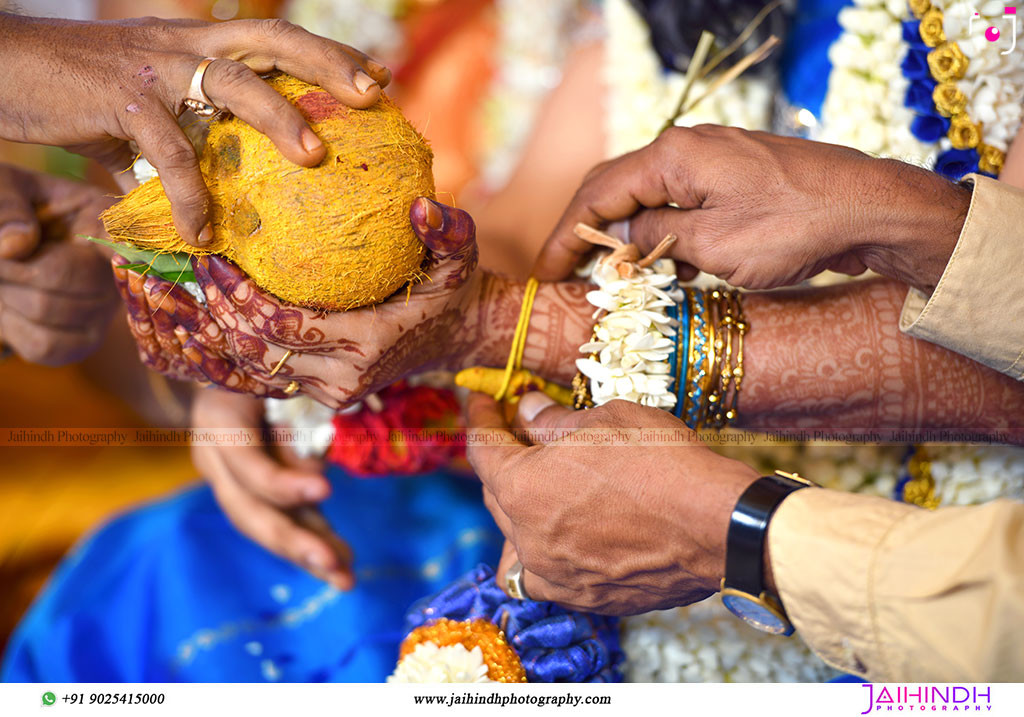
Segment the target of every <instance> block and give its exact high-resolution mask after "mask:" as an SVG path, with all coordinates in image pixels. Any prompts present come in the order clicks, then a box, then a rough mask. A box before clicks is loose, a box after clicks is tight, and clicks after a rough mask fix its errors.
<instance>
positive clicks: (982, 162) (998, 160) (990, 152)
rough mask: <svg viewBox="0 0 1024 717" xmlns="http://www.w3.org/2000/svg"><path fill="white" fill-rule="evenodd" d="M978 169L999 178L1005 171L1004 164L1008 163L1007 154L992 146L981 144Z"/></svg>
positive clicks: (979, 146)
mask: <svg viewBox="0 0 1024 717" xmlns="http://www.w3.org/2000/svg"><path fill="white" fill-rule="evenodd" d="M978 154H979V155H980V158H979V159H978V169H980V170H981V171H982V172H988V173H989V174H994V175H996V176H997V177H998V176H999V173H1000V172H1001V171H1003V162H1005V161H1006V153H1005V152H1003V151H1002V150H1000V149H997V148H996V147H993V146H992V145H990V144H979V145H978Z"/></svg>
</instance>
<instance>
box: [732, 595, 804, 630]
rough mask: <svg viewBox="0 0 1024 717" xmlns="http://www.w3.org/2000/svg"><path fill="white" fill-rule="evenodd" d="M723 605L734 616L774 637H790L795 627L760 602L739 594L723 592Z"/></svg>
mask: <svg viewBox="0 0 1024 717" xmlns="http://www.w3.org/2000/svg"><path fill="white" fill-rule="evenodd" d="M722 603H723V604H724V605H725V607H726V609H728V610H729V612H731V613H732V614H733V615H735V616H736V617H738V618H740V619H741V620H743V622H745V623H747V624H748V625H750V626H751V627H756V628H757V629H758V630H761V631H762V632H768V633H771V634H772V635H789V634H791V633H792V632H793V626H792V625H790V624H789V622H788V621H787V620H784V619H783V618H782V617H780V616H779V615H778V614H777V613H776V612H775V611H774V610H773V609H771V608H770V607H768V606H767V605H763V604H762V603H761V602H760V601H758V600H754V599H752V598H750V597H749V596H747V595H745V594H742V593H738V592H723V593H722Z"/></svg>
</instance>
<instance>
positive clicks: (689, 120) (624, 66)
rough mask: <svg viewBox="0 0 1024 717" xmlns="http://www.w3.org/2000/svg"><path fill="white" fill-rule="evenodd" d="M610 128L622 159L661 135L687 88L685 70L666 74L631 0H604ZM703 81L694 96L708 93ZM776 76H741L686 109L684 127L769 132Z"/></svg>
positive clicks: (612, 149) (610, 141)
mask: <svg viewBox="0 0 1024 717" xmlns="http://www.w3.org/2000/svg"><path fill="white" fill-rule="evenodd" d="M603 13H604V25H605V30H606V32H607V40H606V42H605V61H604V83H605V93H606V102H605V115H606V118H605V127H606V134H607V155H608V156H609V157H617V156H619V155H621V154H625V153H626V152H631V151H633V150H635V149H639V148H640V147H643V146H645V145H647V144H649V143H650V142H651V141H653V140H654V138H655V137H657V136H658V132H659V131H660V130H661V125H662V124H663V123H664V121H665V118H666V117H671V116H672V115H673V112H674V109H675V105H676V103H677V102H678V101H679V96H680V94H681V92H682V89H683V84H684V79H683V78H684V76H683V74H682V73H680V72H666V71H665V69H664V68H663V67H662V65H661V61H660V60H659V59H658V55H657V53H656V52H655V51H654V50H653V49H652V47H651V35H650V31H649V30H648V28H647V26H646V25H645V24H644V21H643V19H642V18H641V17H640V15H639V14H638V13H637V12H636V10H634V9H633V7H632V6H631V5H630V3H629V0H605V2H604V7H603ZM707 85H708V83H707V82H706V81H698V82H696V83H695V84H694V86H693V88H692V90H691V93H690V96H691V97H698V96H700V95H702V94H703V93H704V90H705V89H706V88H707ZM773 92H774V79H773V78H764V77H751V76H748V75H743V76H740V77H739V78H737V79H735V80H733V81H732V82H731V83H730V84H729V86H728V88H726V89H724V90H720V91H718V92H715V93H714V94H712V95H711V96H709V97H707V98H706V99H705V100H703V101H702V102H701V103H700V104H698V105H697V106H696V107H695V108H694V109H693V110H692V111H690V112H687V113H686V114H685V115H683V117H682V118H680V120H679V121H678V122H677V124H678V125H680V126H685V127H691V126H693V125H697V124H702V123H705V122H710V123H712V124H721V125H729V126H733V127H742V128H744V129H750V130H766V129H768V128H769V127H770V125H771V108H772V95H773Z"/></svg>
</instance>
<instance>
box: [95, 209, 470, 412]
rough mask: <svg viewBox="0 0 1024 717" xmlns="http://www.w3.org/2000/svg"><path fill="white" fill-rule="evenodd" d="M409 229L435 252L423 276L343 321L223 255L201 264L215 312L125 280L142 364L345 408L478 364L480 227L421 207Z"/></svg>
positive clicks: (125, 276)
mask: <svg viewBox="0 0 1024 717" xmlns="http://www.w3.org/2000/svg"><path fill="white" fill-rule="evenodd" d="M410 219H411V221H412V225H413V228H414V229H415V231H416V233H417V235H418V236H419V237H420V239H421V240H422V241H423V243H424V244H425V245H426V246H427V248H428V250H429V252H430V253H429V255H428V258H427V265H426V266H425V270H426V272H427V277H426V278H425V279H424V280H423V281H421V282H420V283H418V284H416V285H415V286H413V287H411V288H410V289H409V290H408V291H400V292H399V293H398V294H396V295H395V296H393V297H391V299H389V300H388V301H386V302H384V303H383V304H379V305H377V306H369V307H365V308H362V309H355V310H352V311H347V312H339V313H327V312H318V311H313V310H308V309H302V308H298V307H296V306H292V305H290V304H286V303H284V302H282V301H280V300H278V299H276V298H274V297H272V296H270V295H268V294H267V293H265V292H263V291H261V290H260V289H259V288H257V287H256V285H255V284H254V283H253V282H252V281H251V280H250V279H249V278H248V277H247V276H246V275H245V274H244V273H243V272H242V271H241V270H239V269H238V268H237V267H235V266H234V265H233V264H231V263H230V262H228V261H227V260H225V259H222V258H220V257H216V256H210V257H203V258H200V259H198V260H196V261H195V273H196V278H197V280H198V281H199V283H200V285H201V286H202V288H203V291H204V292H205V295H206V299H207V304H208V306H209V310H206V309H204V308H202V307H200V306H199V305H198V303H197V302H196V301H195V300H194V299H193V298H192V297H190V296H189V295H188V293H187V292H186V291H185V290H184V289H182V288H181V287H178V286H172V285H171V284H170V283H169V282H166V281H163V280H161V279H157V278H153V277H149V278H146V279H142V278H141V277H138V275H132V274H131V273H129V272H127V271H125V270H124V269H120V270H119V277H118V285H119V288H120V289H121V291H122V294H123V295H124V297H125V300H126V301H127V302H128V304H129V308H130V313H131V319H130V322H131V324H132V329H133V333H134V334H135V336H136V339H137V341H138V343H139V349H140V353H141V355H142V359H143V361H144V362H145V363H146V364H147V365H148V366H150V367H152V368H154V369H156V370H157V371H160V372H162V373H165V374H169V375H172V376H174V377H176V378H184V379H191V380H199V381H208V382H212V383H215V384H218V385H220V386H223V387H224V388H227V389H230V390H232V391H238V392H244V393H250V394H254V395H265V396H275V397H283V396H285V395H286V394H285V393H284V389H285V388H287V387H288V386H289V385H290V384H291V382H292V381H294V382H296V384H297V386H298V388H300V389H301V390H302V391H303V392H304V393H306V394H307V395H309V396H311V397H312V398H315V399H316V400H318V401H320V402H322V403H324V404H326V405H328V406H332V407H335V408H338V407H342V406H345V405H348V404H350V403H352V402H354V401H358V400H359V399H361V398H362V397H363V396H365V395H366V394H368V393H371V392H373V391H375V390H377V389H380V388H382V387H384V386H387V385H389V384H391V383H393V382H394V381H396V380H397V379H399V378H401V377H403V376H406V375H408V374H410V373H414V372H417V371H420V370H427V369H432V368H439V367H445V366H448V365H449V363H450V361H452V359H453V357H458V356H465V355H469V354H471V353H473V351H474V350H476V349H477V348H478V345H479V343H480V331H481V327H480V325H479V324H480V322H479V319H478V312H477V311H476V310H475V305H476V303H477V301H478V299H479V295H480V293H481V287H482V283H483V282H482V279H481V277H480V275H479V274H478V273H477V272H475V271H474V269H475V267H476V243H475V228H474V225H473V220H472V218H471V217H470V216H469V215H468V214H467V213H466V212H463V211H461V210H459V209H453V208H451V207H447V206H444V205H442V204H438V203H436V202H432V201H430V200H428V199H425V198H421V199H418V200H417V201H416V202H415V203H414V204H413V206H412V208H411V210H410ZM115 270H116V271H117V269H116V268H115ZM289 351H291V352H293V353H291V354H290V355H288V357H287V360H285V361H284V363H283V364H282V365H281V367H280V369H279V370H278V371H277V373H276V374H275V375H271V374H272V373H273V371H274V368H275V367H276V366H277V365H278V364H279V363H280V362H281V360H282V359H283V358H284V357H285V356H286V353H287V352H289Z"/></svg>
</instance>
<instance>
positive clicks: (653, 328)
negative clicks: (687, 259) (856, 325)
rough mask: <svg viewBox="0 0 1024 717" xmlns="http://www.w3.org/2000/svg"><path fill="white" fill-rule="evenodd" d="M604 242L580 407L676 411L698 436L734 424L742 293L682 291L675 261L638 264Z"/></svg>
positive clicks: (578, 383) (578, 390) (745, 327)
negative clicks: (621, 404)
mask: <svg viewBox="0 0 1024 717" xmlns="http://www.w3.org/2000/svg"><path fill="white" fill-rule="evenodd" d="M578 233H579V232H578ZM586 234H587V236H586V237H584V238H588V239H590V238H591V237H593V236H594V235H595V234H597V232H595V230H593V229H589V228H587V232H586ZM580 236H583V234H580ZM599 241H600V243H601V244H602V245H604V246H609V247H611V248H613V249H615V251H613V253H612V254H611V255H610V256H608V257H605V258H604V259H602V260H599V261H598V262H597V263H596V264H595V265H594V267H593V270H592V271H591V278H592V280H593V281H594V283H595V284H597V290H595V291H591V292H590V293H588V294H587V300H588V301H589V302H590V303H591V304H593V305H594V306H595V307H597V311H595V314H594V318H595V319H596V321H597V323H596V324H595V326H594V333H593V335H592V337H591V340H590V341H589V342H587V343H585V344H584V345H583V346H581V347H580V352H581V353H583V354H586V358H582V359H578V360H577V361H576V366H577V368H578V369H579V373H577V374H576V377H575V378H574V379H573V383H572V396H573V407H574V408H576V409H585V408H591V407H594V406H601V405H603V404H605V403H607V402H608V401H612V400H615V399H623V400H627V401H633V402H635V403H640V404H642V405H645V406H655V407H658V408H663V409H665V410H669V411H672V412H673V413H674V414H675V415H676V416H678V417H680V418H682V419H683V421H685V423H686V425H688V426H689V427H690V428H693V429H702V428H709V429H714V430H719V429H722V428H724V427H726V426H728V425H729V424H730V423H732V422H733V421H734V420H735V419H736V416H737V414H738V407H739V396H740V389H741V387H742V384H743V338H744V336H745V335H746V333H747V331H749V324H748V323H747V320H746V317H745V316H744V314H743V304H742V295H741V294H740V293H739V292H737V291H735V290H732V289H727V288H722V287H720V288H715V289H707V290H701V289H682V288H680V287H679V286H678V284H677V282H676V278H675V265H674V264H673V263H672V262H670V261H657V257H656V256H655V257H653V258H652V257H648V258H647V259H639V257H637V256H633V255H630V254H629V253H627V252H626V251H625V248H624V247H626V246H629V245H621V246H618V247H616V246H615V244H614V242H616V241H617V240H615V239H613V238H611V237H608V236H607V235H601V237H600V239H599ZM595 243H597V242H595ZM670 243H671V242H670V241H669V239H668V238H666V241H665V242H663V243H662V245H661V246H660V247H659V248H662V249H664V248H667V246H669V245H670ZM629 248H630V249H632V250H633V252H634V254H635V253H637V252H636V251H635V247H632V246H630V247H629Z"/></svg>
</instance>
